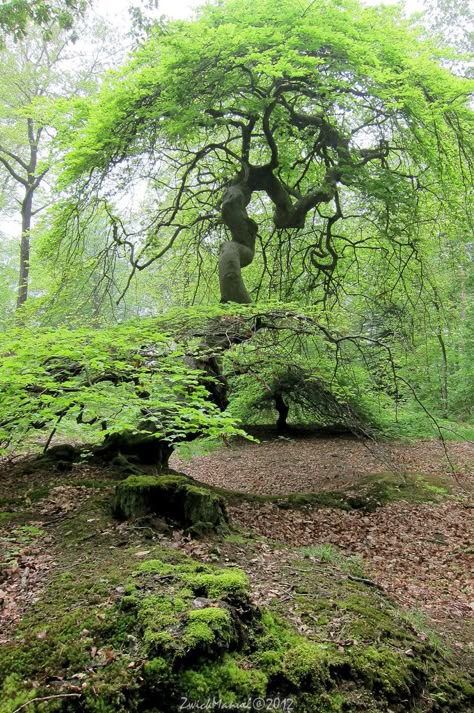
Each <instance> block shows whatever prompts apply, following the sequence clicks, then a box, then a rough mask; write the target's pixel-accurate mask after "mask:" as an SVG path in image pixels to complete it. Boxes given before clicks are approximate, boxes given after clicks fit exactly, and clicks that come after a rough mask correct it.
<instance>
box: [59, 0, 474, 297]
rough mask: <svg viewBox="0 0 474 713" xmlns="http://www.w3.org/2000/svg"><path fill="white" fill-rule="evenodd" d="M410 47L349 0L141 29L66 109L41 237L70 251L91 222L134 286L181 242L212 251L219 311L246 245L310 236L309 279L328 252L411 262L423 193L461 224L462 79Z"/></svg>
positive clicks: (379, 15)
mask: <svg viewBox="0 0 474 713" xmlns="http://www.w3.org/2000/svg"><path fill="white" fill-rule="evenodd" d="M419 35H420V32H419V30H417V29H416V27H412V26H410V25H409V24H408V22H407V21H405V20H403V19H402V16H401V13H400V10H399V9H398V8H396V7H385V6H384V7H363V6H362V5H361V4H359V2H357V1H356V0H316V2H314V1H313V2H310V0H305V1H304V2H303V0H301V1H295V0H281V1H280V2H278V3H275V2H274V0H221V1H219V2H217V3H216V4H211V5H208V6H206V7H204V8H203V9H202V10H201V12H200V13H199V15H198V17H197V19H195V20H193V21H189V22H183V21H179V22H172V23H170V24H168V25H165V26H163V27H160V28H157V29H156V30H155V32H154V34H153V35H152V36H151V37H150V39H149V40H148V41H147V42H146V43H145V44H144V46H143V47H142V48H141V49H140V50H139V51H137V52H136V53H135V55H133V56H132V58H131V59H130V61H129V62H128V64H126V65H125V67H123V68H122V69H120V70H118V71H116V72H115V73H113V74H112V75H111V76H110V77H109V78H108V80H107V81H106V82H105V84H104V87H103V90H102V92H101V94H100V96H99V97H98V99H97V100H94V101H93V102H89V103H88V104H79V105H78V108H77V112H76V119H75V121H76V124H75V129H76V131H75V133H73V135H72V137H73V142H74V146H73V148H72V149H70V150H69V153H68V155H67V158H66V170H65V173H64V176H63V181H64V184H65V185H68V186H69V190H71V185H72V186H73V187H74V195H73V196H72V197H71V193H69V194H68V201H67V203H66V204H65V205H63V208H62V210H61V211H60V214H59V222H58V226H59V227H58V226H57V229H58V230H59V231H60V233H61V235H63V234H66V235H68V236H69V239H73V238H74V236H76V237H77V235H78V234H79V233H80V225H81V221H83V220H85V219H86V220H90V216H91V211H94V210H96V209H97V210H100V211H102V212H104V211H105V212H106V213H107V215H108V216H109V220H110V230H109V236H108V237H109V243H110V246H111V249H121V250H124V251H126V252H127V254H128V256H129V259H130V263H131V266H132V270H131V272H132V274H133V273H134V272H135V271H137V270H143V269H145V268H147V267H148V266H149V265H150V264H151V263H153V262H154V261H156V260H159V259H161V258H162V257H163V256H164V255H165V254H166V252H167V251H171V250H173V248H174V246H175V245H176V244H177V243H178V242H179V241H184V242H186V243H188V244H190V245H192V244H194V245H198V246H199V245H200V246H202V245H206V246H208V247H210V249H213V247H214V246H216V245H217V244H219V245H220V257H219V282H220V295H221V300H222V301H223V302H239V303H248V302H250V301H251V296H250V291H249V290H248V289H247V288H246V286H245V284H244V281H243V277H242V268H245V267H246V266H248V265H250V263H252V261H253V260H254V256H255V253H256V240H257V236H258V235H260V233H264V234H265V235H266V236H267V237H268V236H270V238H271V237H272V236H274V235H276V234H278V236H279V240H285V241H292V240H294V239H296V238H297V236H298V234H300V233H301V232H302V231H305V236H307V235H308V233H309V234H310V236H311V237H310V240H309V244H306V248H305V254H304V266H305V269H308V270H313V271H317V272H318V273H319V274H320V275H321V276H322V278H323V280H324V279H328V280H329V279H330V277H331V275H332V273H333V272H334V270H335V268H336V265H337V262H338V259H339V258H340V250H339V248H338V240H339V239H341V238H342V239H345V240H346V241H350V242H351V245H352V246H353V248H354V249H356V248H357V246H358V245H359V244H360V245H361V248H362V249H363V248H364V245H363V244H364V241H365V240H367V239H368V237H370V239H371V240H372V241H373V240H375V241H376V242H378V244H382V243H383V242H384V241H386V242H388V243H390V242H392V243H393V242H397V241H399V244H400V245H403V246H408V248H410V250H411V252H412V253H413V252H414V251H415V250H416V241H417V240H418V239H419V234H420V232H419V227H420V225H423V221H424V219H425V217H424V216H423V206H424V200H425V197H426V196H429V197H430V205H431V206H432V205H433V196H435V199H436V201H435V202H436V204H437V205H439V206H443V205H444V204H446V205H447V204H448V203H449V202H451V204H452V202H453V201H456V203H457V205H458V207H460V210H466V209H467V201H466V195H467V190H468V186H469V185H470V183H471V176H472V174H471V161H472V154H473V151H472V148H473V147H472V137H473V136H474V132H473V131H472V128H473V127H472V123H473V122H472V111H471V110H470V108H469V97H470V92H471V91H472V82H470V81H469V80H468V79H466V78H463V77H461V76H457V75H456V74H454V73H452V72H451V71H450V70H449V69H448V68H447V66H448V65H447V63H446V62H443V57H442V56H441V55H440V53H439V50H436V49H435V47H434V46H431V45H430V44H429V43H428V42H426V41H422V40H421V39H420V36H419ZM70 142H71V132H70V131H67V132H66V144H65V145H69V146H70ZM144 182H146V186H147V189H146V195H145V198H144V200H143V201H142V205H141V206H140V210H139V211H138V210H135V211H133V210H132V211H129V210H128V209H127V210H124V208H123V207H124V205H126V201H125V200H124V197H123V194H127V193H128V194H130V191H131V190H132V188H133V186H134V184H135V185H138V186H139V187H140V191H139V193H138V195H140V193H141V194H142V195H143V193H144V188H143V186H144ZM135 195H137V194H135ZM355 221H357V224H356V223H355ZM356 225H357V231H358V232H359V231H360V234H361V238H360V240H356V239H355V238H354V235H352V236H351V235H350V233H351V231H355V226H356ZM364 231H366V232H365V233H364ZM400 236H402V238H401V237H400ZM267 237H266V239H267ZM404 259H405V258H403V260H404ZM177 279H179V275H178V276H177Z"/></svg>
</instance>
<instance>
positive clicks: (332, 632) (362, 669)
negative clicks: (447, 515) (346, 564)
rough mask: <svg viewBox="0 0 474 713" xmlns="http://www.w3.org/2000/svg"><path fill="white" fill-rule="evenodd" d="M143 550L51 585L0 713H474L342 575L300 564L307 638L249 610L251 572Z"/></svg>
mask: <svg viewBox="0 0 474 713" xmlns="http://www.w3.org/2000/svg"><path fill="white" fill-rule="evenodd" d="M75 541H76V542H78V541H79V540H78V539H77V540H75ZM71 542H74V540H71V539H69V540H68V539H66V540H65V547H66V548H67V547H68V546H70V545H71ZM68 543H69V545H68ZM138 554H141V553H138ZM147 554H148V558H147V559H145V560H144V561H142V562H137V559H136V555H137V552H136V547H134V548H122V549H120V548H119V549H113V551H112V550H111V548H110V545H109V544H108V541H106V546H105V547H104V549H103V551H102V552H100V553H97V554H96V559H95V560H91V559H87V558H86V559H87V561H86V562H83V563H82V564H81V563H79V564H78V565H77V566H74V567H71V568H70V570H68V571H63V572H61V573H60V574H58V575H57V576H55V577H54V578H53V580H52V581H51V584H50V586H49V588H48V590H47V591H46V592H45V593H44V595H43V596H42V598H41V600H40V601H39V602H38V603H37V604H36V605H34V607H33V608H32V609H31V611H30V612H29V614H28V616H27V617H26V618H25V619H24V620H23V622H22V623H21V625H20V627H19V629H18V631H17V635H16V639H15V640H14V641H12V642H11V643H9V644H7V645H5V646H3V648H2V651H1V653H0V681H1V687H0V712H1V713H13V711H15V710H17V709H18V708H19V707H20V706H22V705H24V704H25V703H28V702H29V701H32V702H31V703H28V706H27V709H28V711H29V712H30V711H33V712H36V713H39V712H41V713H42V712H43V711H44V712H45V713H46V712H48V713H49V712H50V711H61V712H67V711H71V712H76V711H77V712H84V713H112V712H115V711H117V712H119V713H174V712H175V711H178V710H179V709H180V705H181V703H182V701H183V697H186V699H187V700H188V701H191V702H193V703H195V704H197V703H203V702H205V701H206V700H208V699H212V698H216V699H218V700H220V701H221V702H222V703H223V704H225V705H226V706H227V710H231V711H232V710H233V711H237V710H239V706H242V704H244V703H245V702H246V701H248V699H249V698H253V699H257V698H260V697H264V698H269V699H272V701H275V700H278V699H279V700H280V701H284V700H286V701H288V700H291V701H292V704H291V710H294V711H297V712H302V713H315V712H318V711H321V713H323V712H324V713H344V712H345V713H351V712H356V711H360V712H362V711H372V712H374V713H376V712H379V711H380V712H383V711H389V710H391V711H394V712H398V711H402V710H403V711H405V710H410V711H417V712H422V711H423V712H425V711H443V710H452V711H463V710H466V711H467V710H468V707H467V706H468V700H469V696H471V699H472V696H473V695H474V689H472V688H471V689H470V688H469V683H468V681H467V680H465V679H463V677H462V675H460V674H459V673H458V672H457V671H456V670H455V668H453V667H452V666H451V664H450V663H449V662H447V661H446V660H445V659H444V658H443V657H442V656H441V655H440V654H439V652H437V651H436V650H435V649H434V648H433V646H432V645H431V644H430V642H429V641H424V640H421V639H420V638H419V636H418V635H417V633H416V630H415V629H414V627H413V626H412V625H411V624H407V622H406V621H404V619H403V617H402V616H401V615H400V612H399V611H398V610H397V609H396V608H395V607H394V606H393V605H392V604H391V603H390V602H389V601H388V600H387V599H386V598H385V597H384V596H383V595H382V594H381V593H379V592H377V591H374V590H373V589H372V588H371V587H368V586H366V585H364V584H363V583H361V582H356V581H352V580H351V579H349V578H348V577H347V576H346V575H345V574H344V573H343V572H342V571H340V570H339V569H334V568H332V569H331V571H330V572H329V571H328V570H327V568H326V569H324V565H320V566H319V569H318V566H317V565H316V564H314V563H312V562H311V558H310V557H309V558H308V556H303V558H301V555H298V557H297V559H296V560H295V563H294V566H295V568H296V571H297V572H298V577H297V578H295V580H294V581H295V584H294V590H295V591H294V602H293V617H294V616H297V617H298V620H299V621H300V622H301V625H300V627H299V628H300V629H301V626H303V627H304V628H305V634H304V635H303V634H302V633H299V631H298V630H297V628H295V624H294V623H293V622H291V621H289V620H288V619H287V617H288V607H287V605H284V604H283V603H280V604H279V603H278V602H276V603H275V605H273V606H272V607H271V608H269V609H261V608H258V607H256V606H255V605H254V604H253V602H252V599H251V589H250V585H249V581H248V579H247V576H246V574H245V573H244V572H243V571H242V570H241V569H238V568H236V567H233V566H228V567H218V566H213V565H209V564H203V563H200V562H198V561H196V560H193V559H191V558H190V557H188V556H186V555H184V554H182V553H181V552H179V551H178V550H177V549H174V548H170V547H165V546H162V545H160V546H153V548H152V550H150V551H149V552H148V553H147ZM302 554H303V555H304V554H305V553H302ZM73 692H74V693H76V694H77V696H75V697H73V696H71V695H70V694H71V693H73ZM63 694H69V695H68V697H63V698H55V699H50V700H48V701H47V702H44V703H42V702H33V699H34V698H41V697H48V696H52V695H58V696H59V695H63ZM446 700H449V707H446ZM280 708H282V706H280ZM240 709H241V708H240ZM268 709H270V708H268ZM273 709H274V708H273ZM264 710H265V708H264Z"/></svg>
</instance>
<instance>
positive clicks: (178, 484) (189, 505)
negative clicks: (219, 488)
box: [112, 474, 228, 535]
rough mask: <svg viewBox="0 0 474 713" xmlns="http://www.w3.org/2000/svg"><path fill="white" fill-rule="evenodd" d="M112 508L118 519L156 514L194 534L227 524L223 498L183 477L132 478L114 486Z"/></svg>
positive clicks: (143, 476)
mask: <svg viewBox="0 0 474 713" xmlns="http://www.w3.org/2000/svg"><path fill="white" fill-rule="evenodd" d="M112 508H113V513H114V515H115V517H117V518H119V519H127V518H136V517H143V516H144V515H158V516H159V517H165V518H166V519H168V520H170V521H171V522H173V523H174V524H176V525H177V526H178V527H181V528H184V529H185V530H187V531H189V532H191V533H192V534H195V535H199V534H202V533H204V532H208V531H210V530H218V529H219V528H223V527H225V526H226V525H227V522H228V520H227V515H226V510H225V504H224V500H223V498H222V497H221V496H220V495H218V494H217V493H214V492H213V491H212V490H210V489H209V488H206V487H204V486H200V485H197V483H196V482H195V481H193V480H192V479H191V478H189V477H188V476H185V475H176V474H164V475H159V476H153V475H132V476H130V477H128V478H126V480H123V481H122V482H120V483H119V484H118V485H117V487H116V491H115V498H114V502H113V506H112Z"/></svg>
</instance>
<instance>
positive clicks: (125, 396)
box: [0, 320, 241, 448]
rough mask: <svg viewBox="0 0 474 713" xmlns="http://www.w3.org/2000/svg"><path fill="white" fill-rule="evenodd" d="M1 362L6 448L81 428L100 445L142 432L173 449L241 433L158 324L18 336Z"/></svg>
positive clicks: (9, 339) (9, 336)
mask: <svg viewBox="0 0 474 713" xmlns="http://www.w3.org/2000/svg"><path fill="white" fill-rule="evenodd" d="M0 354H1V360H2V369H1V372H0V402H1V404H2V408H1V415H0V444H1V446H2V448H6V447H10V448H12V447H17V446H19V445H22V446H25V445H27V444H28V437H29V436H31V433H32V431H33V432H34V430H35V429H41V430H45V431H46V433H48V432H49V433H50V432H52V431H55V432H56V433H58V434H59V435H60V434H61V432H62V433H63V434H64V430H63V429H65V428H66V432H67V428H68V426H69V428H71V424H74V423H75V424H76V425H77V424H78V425H79V426H80V428H81V429H82V430H84V431H85V433H86V435H87V436H88V437H90V438H91V440H96V441H97V440H100V439H102V438H103V437H105V436H106V435H107V434H109V433H113V432H117V431H121V430H127V429H131V430H137V429H140V424H142V425H141V429H140V430H141V431H142V432H144V433H148V432H149V433H152V434H153V435H154V436H155V437H156V438H160V439H162V440H166V441H169V442H171V443H172V442H175V441H179V440H185V439H186V438H187V437H189V436H191V435H193V434H201V433H202V434H208V435H210V436H213V435H218V434H221V433H228V434H232V433H241V431H240V430H239V429H238V428H237V427H236V425H235V422H234V421H233V419H232V418H230V417H229V416H226V415H225V414H222V413H221V412H220V411H219V410H218V408H217V406H216V405H215V404H213V403H212V402H211V401H210V400H209V392H208V389H207V388H206V386H205V385H204V383H202V381H203V379H204V380H205V379H206V375H205V374H203V373H202V372H200V371H199V370H197V369H193V368H191V367H190V366H188V365H186V363H185V356H186V355H185V351H184V349H183V346H180V345H179V344H177V343H176V342H175V341H174V340H173V338H172V337H170V336H169V335H167V334H165V333H162V332H161V331H160V330H159V326H158V324H157V323H156V321H154V320H142V321H140V322H136V323H127V324H125V325H118V326H116V327H110V328H108V329H101V330H98V329H96V330H93V329H77V330H69V329H66V328H63V329H56V330H42V331H41V332H39V331H37V330H34V329H32V330H27V329H24V328H22V329H16V330H11V331H9V332H6V333H3V334H2V335H1V337H0ZM69 433H70V431H69ZM30 442H31V443H33V442H34V439H33V440H30Z"/></svg>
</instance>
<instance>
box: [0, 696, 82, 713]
mask: <svg viewBox="0 0 474 713" xmlns="http://www.w3.org/2000/svg"><path fill="white" fill-rule="evenodd" d="M81 696H82V693H58V694H56V695H55V696H43V697H41V698H32V699H31V700H29V701H26V703H23V705H22V706H20V707H19V708H15V710H14V711H13V712H12V713H19V711H22V710H23V708H26V706H29V705H30V703H39V702H40V701H52V700H54V699H56V698H80V697H81Z"/></svg>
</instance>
